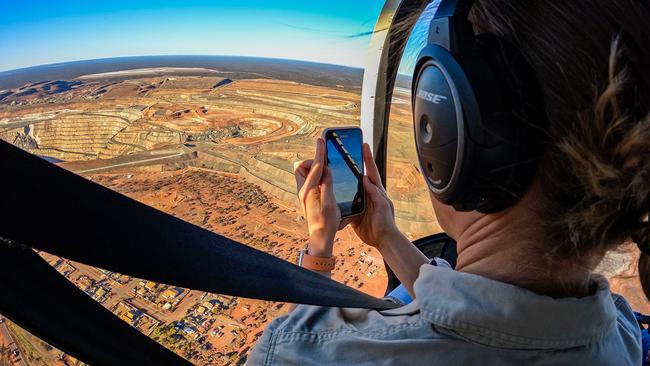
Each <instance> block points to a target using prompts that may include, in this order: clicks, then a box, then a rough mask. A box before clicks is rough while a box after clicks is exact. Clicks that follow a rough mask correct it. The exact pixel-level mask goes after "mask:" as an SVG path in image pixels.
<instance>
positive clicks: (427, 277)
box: [247, 265, 641, 366]
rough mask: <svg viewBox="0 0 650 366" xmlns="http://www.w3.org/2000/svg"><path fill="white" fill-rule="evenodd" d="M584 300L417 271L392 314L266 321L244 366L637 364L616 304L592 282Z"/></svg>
mask: <svg viewBox="0 0 650 366" xmlns="http://www.w3.org/2000/svg"><path fill="white" fill-rule="evenodd" d="M593 281H594V287H595V289H596V290H595V293H594V294H593V295H592V296H588V297H584V298H562V299H553V298H551V297H547V296H542V295H538V294H536V293H533V292H531V291H528V290H526V289H523V288H520V287H516V286H513V285H509V284H506V283H502V282H497V281H493V280H490V279H487V278H485V277H481V276H476V275H472V274H468V273H463V272H457V271H454V270H452V269H449V268H445V267H436V266H432V265H424V266H422V267H421V268H420V275H419V277H418V280H417V281H416V282H415V285H414V291H415V294H416V299H415V300H414V301H413V302H412V303H410V304H409V305H406V306H404V307H401V308H399V309H393V310H387V311H375V310H367V309H344V308H326V307H318V306H307V305H300V306H298V307H297V308H296V309H295V310H294V311H293V312H292V313H290V314H288V315H285V316H282V317H279V318H277V319H275V320H274V321H273V322H272V323H271V324H270V325H269V326H268V327H267V329H266V331H265V332H264V334H263V336H262V338H261V339H260V340H259V341H258V343H257V345H256V346H255V347H254V349H253V350H252V351H251V354H250V356H249V358H248V362H247V364H248V365H318V366H323V365H503V364H510V365H526V366H530V365H590V366H591V365H633V366H639V365H641V332H640V329H639V326H638V324H637V322H636V320H635V317H634V313H633V312H632V310H631V309H630V306H629V305H628V304H627V302H626V301H625V299H623V298H622V297H621V296H618V295H614V294H612V293H611V292H610V290H609V284H608V282H607V280H606V279H605V278H603V277H601V276H596V277H594V279H593Z"/></svg>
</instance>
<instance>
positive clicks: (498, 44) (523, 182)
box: [412, 0, 546, 213]
mask: <svg viewBox="0 0 650 366" xmlns="http://www.w3.org/2000/svg"><path fill="white" fill-rule="evenodd" d="M474 2H475V1H473V0H472V1H470V0H442V1H441V2H440V4H439V7H438V10H437V12H436V14H435V16H434V18H433V19H432V21H431V25H430V27H429V33H428V42H427V43H428V44H427V46H426V47H425V48H424V49H423V50H422V51H421V52H420V54H419V56H418V58H417V63H416V65H415V70H414V73H413V84H412V88H413V90H412V106H413V127H414V132H415V140H416V147H417V153H418V160H419V163H420V168H421V172H422V174H423V175H424V177H425V181H426V182H427V185H428V187H429V189H430V191H431V193H432V194H433V196H434V197H435V198H436V199H438V200H439V201H441V202H442V203H444V204H447V205H452V206H453V207H454V208H455V209H456V210H458V211H474V210H476V211H479V212H482V213H495V212H500V211H503V210H504V209H506V208H508V207H510V206H512V205H513V204H515V203H516V202H517V201H518V200H519V199H520V198H521V196H522V195H523V194H524V193H525V192H526V190H527V188H528V187H529V185H530V182H531V181H532V178H533V177H534V175H535V172H536V171H537V169H538V166H539V160H540V157H541V153H542V150H543V149H542V145H543V143H542V137H543V135H544V134H543V131H544V126H545V124H546V122H545V121H546V117H545V113H544V108H543V102H542V97H541V92H540V88H539V84H538V82H537V80H536V77H535V74H534V72H533V70H532V68H531V66H530V65H529V64H528V62H527V61H526V59H525V58H524V57H523V55H522V54H521V53H520V52H519V51H518V50H517V49H516V48H515V47H513V46H512V45H511V44H509V43H508V42H507V41H506V40H504V39H501V38H499V37H497V36H495V35H490V34H478V35H476V34H475V33H474V30H473V28H472V24H471V23H470V22H469V20H468V15H469V11H470V9H471V7H472V5H473V4H474Z"/></svg>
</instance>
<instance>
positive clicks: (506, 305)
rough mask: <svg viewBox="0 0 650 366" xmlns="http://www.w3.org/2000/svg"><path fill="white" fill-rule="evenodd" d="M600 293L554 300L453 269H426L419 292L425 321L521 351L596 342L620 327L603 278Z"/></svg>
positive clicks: (597, 280) (422, 270)
mask: <svg viewBox="0 0 650 366" xmlns="http://www.w3.org/2000/svg"><path fill="white" fill-rule="evenodd" d="M593 280H594V281H595V284H596V288H597V290H596V293H595V294H594V295H592V296H588V297H584V298H562V299H554V298H551V297H548V296H542V295H538V294H536V293H534V292H532V291H529V290H526V289H523V288H520V287H517V286H513V285H509V284H507V283H502V282H498V281H494V280H490V279H488V278H485V277H481V276H477V275H472V274H468V273H463V272H457V271H454V270H451V269H446V268H441V267H435V266H431V265H424V266H422V267H421V268H420V276H419V277H418V280H417V281H416V282H415V285H414V291H415V294H416V297H417V300H418V303H419V304H420V309H421V314H422V317H423V318H424V319H426V320H428V321H429V322H431V323H432V324H433V326H434V327H437V328H441V329H440V330H441V331H443V332H451V333H455V334H457V335H459V336H461V337H464V338H469V339H471V340H474V341H476V342H480V343H483V344H490V345H493V346H501V347H508V348H521V349H530V348H535V349H544V348H568V347H578V346H582V345H586V344H589V343H592V342H597V341H598V340H600V339H601V338H602V337H604V336H606V335H607V334H608V333H609V332H610V331H611V330H612V329H613V328H614V327H615V325H616V317H617V311H616V306H615V305H614V301H613V300H612V296H611V292H610V290H609V283H608V282H607V280H606V279H605V278H604V277H601V276H595V277H594V279H593Z"/></svg>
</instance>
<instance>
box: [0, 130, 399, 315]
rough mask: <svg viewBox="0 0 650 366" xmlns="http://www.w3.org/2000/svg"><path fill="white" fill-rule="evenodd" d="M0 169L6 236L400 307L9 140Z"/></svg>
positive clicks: (275, 288)
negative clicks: (156, 206)
mask: <svg viewBox="0 0 650 366" xmlns="http://www.w3.org/2000/svg"><path fill="white" fill-rule="evenodd" d="M0 171H1V172H2V173H3V176H2V178H0V192H2V195H0V202H1V203H0V209H1V210H2V212H3V213H4V214H3V216H4V218H3V219H2V221H0V236H2V237H5V238H8V239H10V240H13V241H16V242H19V243H21V244H25V245H28V246H30V247H32V248H35V249H39V250H43V251H45V252H48V253H51V254H55V255H58V256H61V257H64V258H68V259H71V260H74V261H77V262H81V263H85V264H88V265H91V266H95V267H99V268H103V269H106V270H110V271H114V272H118V273H121V274H125V275H129V276H133V277H137V278H142V279H148V280H152V281H155V282H160V283H164V284H168V285H174V286H180V287H185V288H190V289H195V290H201V291H208V292H212V293H218V294H223V295H231V296H241V297H248V298H253V299H260V300H270V301H281V302H291V303H299V304H311V305H321V306H331V307H352V308H373V309H389V308H394V307H395V304H393V303H391V302H388V301H384V300H381V299H377V298H374V297H372V296H369V295H366V294H364V293H362V292H359V291H357V290H354V289H352V288H350V287H347V286H345V285H343V284H340V283H338V282H336V281H332V280H330V279H327V278H325V277H323V276H320V275H318V274H315V273H313V272H311V271H307V270H304V269H302V268H300V267H298V266H296V265H294V264H291V263H289V262H286V261H284V260H281V259H278V258H276V257H274V256H272V255H269V254H266V253H264V252H261V251H258V250H256V249H253V248H250V247H248V246H246V245H243V244H240V243H237V242H235V241H233V240H231V239H228V238H226V237H223V236H220V235H217V234H215V233H213V232H210V231H208V230H205V229H203V228H200V227H198V226H195V225H192V224H190V223H188V222H185V221H183V220H180V219H178V218H175V217H173V216H171V215H168V214H166V213H163V212H160V211H158V210H156V209H154V208H151V207H149V206H146V205H144V204H142V203H140V202H137V201H135V200H133V199H130V198H128V197H126V196H123V195H121V194H119V193H116V192H114V191H111V190H110V189H108V188H105V187H103V186H101V185H98V184H96V183H94V182H91V181H89V180H87V179H85V178H83V177H80V176H78V175H76V174H74V173H71V172H69V171H67V170H65V169H62V168H60V167H58V166H55V165H53V164H50V163H48V162H47V161H45V160H43V159H41V158H39V157H36V156H34V155H32V154H29V153H27V152H25V151H22V150H21V149H19V148H17V147H15V146H13V145H11V144H9V143H6V142H4V141H1V142H0ZM1 280H2V279H0V281H1ZM0 310H1V309H0Z"/></svg>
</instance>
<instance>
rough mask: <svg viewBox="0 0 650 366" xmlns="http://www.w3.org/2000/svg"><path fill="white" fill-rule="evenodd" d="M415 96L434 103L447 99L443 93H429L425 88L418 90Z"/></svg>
mask: <svg viewBox="0 0 650 366" xmlns="http://www.w3.org/2000/svg"><path fill="white" fill-rule="evenodd" d="M417 97H418V98H420V99H422V100H426V101H427V102H431V103H434V104H440V103H442V102H444V101H445V100H447V97H445V96H444V95H440V94H434V93H429V92H428V91H426V90H418V94H417Z"/></svg>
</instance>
